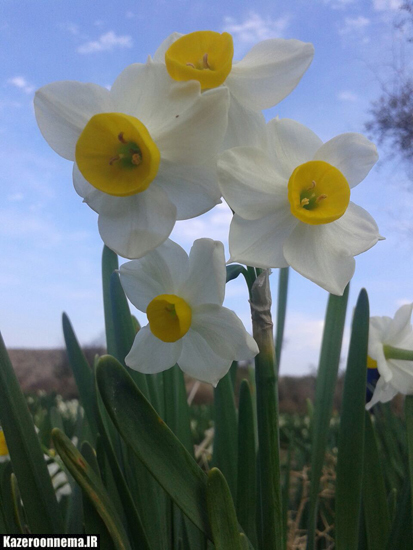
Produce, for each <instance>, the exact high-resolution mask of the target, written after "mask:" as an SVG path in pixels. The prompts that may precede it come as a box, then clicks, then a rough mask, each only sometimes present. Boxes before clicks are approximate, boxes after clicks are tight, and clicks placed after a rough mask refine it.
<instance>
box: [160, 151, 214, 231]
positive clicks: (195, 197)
mask: <svg viewBox="0 0 413 550" xmlns="http://www.w3.org/2000/svg"><path fill="white" fill-rule="evenodd" d="M217 180H218V177H217V173H216V167H215V166H210V165H202V166H188V165H183V164H179V163H177V164H175V163H173V162H169V161H167V160H163V161H161V164H160V167H159V172H158V174H157V176H156V184H157V185H159V186H160V187H161V188H162V189H163V190H164V191H165V193H166V194H167V195H168V197H169V200H170V201H171V202H172V203H173V204H174V205H175V206H176V209H177V219H178V220H188V219H190V218H194V217H195V216H199V215H201V214H203V213H204V212H208V210H211V208H213V207H214V206H215V205H216V204H219V203H220V202H221V191H220V190H219V187H218V183H217Z"/></svg>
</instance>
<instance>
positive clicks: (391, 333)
mask: <svg viewBox="0 0 413 550" xmlns="http://www.w3.org/2000/svg"><path fill="white" fill-rule="evenodd" d="M412 308H413V304H405V305H404V306H401V307H400V308H399V309H398V310H397V311H396V314H395V316H394V319H393V320H392V322H391V323H390V324H389V326H388V328H387V330H386V332H385V334H384V339H383V344H391V345H393V346H395V347H398V344H400V343H401V342H402V341H403V340H404V339H405V338H406V337H407V336H408V335H409V334H410V333H411V332H412V325H411V322H410V319H411V316H412Z"/></svg>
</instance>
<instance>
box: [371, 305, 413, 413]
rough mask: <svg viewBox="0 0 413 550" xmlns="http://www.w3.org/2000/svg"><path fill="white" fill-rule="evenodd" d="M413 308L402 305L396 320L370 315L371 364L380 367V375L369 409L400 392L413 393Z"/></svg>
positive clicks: (373, 366) (397, 312)
mask: <svg viewBox="0 0 413 550" xmlns="http://www.w3.org/2000/svg"><path fill="white" fill-rule="evenodd" d="M412 308H413V304H407V305H404V306H402V307H401V308H399V309H398V310H397V311H396V314H395V316H394V319H391V318H390V317H371V318H370V327H369V347H368V359H367V366H368V367H369V368H372V369H374V368H377V369H378V371H379V374H380V378H379V379H378V381H377V385H376V389H375V390H374V394H373V397H372V399H371V401H370V402H369V403H368V404H367V405H366V409H370V408H371V407H372V406H373V405H375V404H376V403H378V402H382V403H387V401H390V400H391V399H393V397H395V395H397V394H398V393H402V394H404V395H412V394H413V328H412V325H411V322H410V318H411V315H412ZM395 357H404V359H401V358H395Z"/></svg>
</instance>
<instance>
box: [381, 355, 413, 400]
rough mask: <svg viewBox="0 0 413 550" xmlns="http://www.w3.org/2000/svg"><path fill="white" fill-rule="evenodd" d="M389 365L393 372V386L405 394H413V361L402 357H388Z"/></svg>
mask: <svg viewBox="0 0 413 550" xmlns="http://www.w3.org/2000/svg"><path fill="white" fill-rule="evenodd" d="M387 362H388V364H389V367H390V369H391V371H392V373H393V377H392V379H391V384H392V386H393V387H394V388H395V389H396V390H397V391H398V392H399V393H402V394H403V395H412V394H413V361H402V360H401V359H388V360H387Z"/></svg>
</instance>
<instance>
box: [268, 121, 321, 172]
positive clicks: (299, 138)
mask: <svg viewBox="0 0 413 550" xmlns="http://www.w3.org/2000/svg"><path fill="white" fill-rule="evenodd" d="M267 129H268V151H269V152H270V154H275V158H274V161H275V163H276V165H277V166H278V169H279V171H280V173H281V174H282V175H283V176H284V177H285V178H286V179H287V181H288V180H289V179H290V176H291V174H292V173H293V171H294V170H295V169H296V168H297V166H300V164H303V163H304V162H308V161H310V160H312V158H313V156H314V154H315V153H316V151H318V149H319V148H320V147H321V146H322V144H323V142H322V141H321V139H320V138H319V137H318V136H317V135H316V134H315V133H314V132H313V131H312V130H310V129H309V128H307V127H306V126H304V125H303V124H300V123H299V122H296V121H295V120H291V119H289V118H282V119H279V118H273V119H272V120H270V122H269V123H268V124H267Z"/></svg>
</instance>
